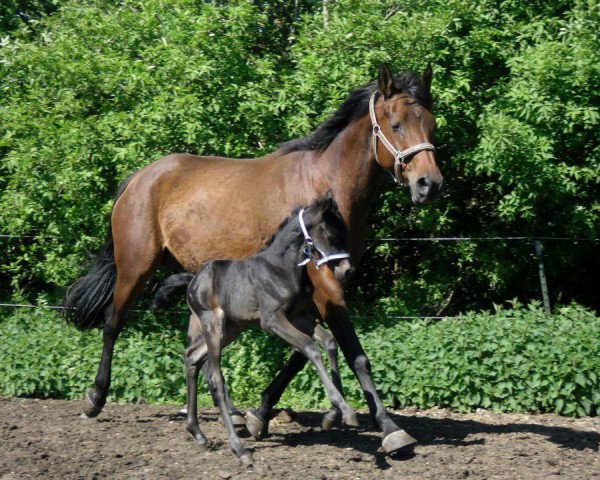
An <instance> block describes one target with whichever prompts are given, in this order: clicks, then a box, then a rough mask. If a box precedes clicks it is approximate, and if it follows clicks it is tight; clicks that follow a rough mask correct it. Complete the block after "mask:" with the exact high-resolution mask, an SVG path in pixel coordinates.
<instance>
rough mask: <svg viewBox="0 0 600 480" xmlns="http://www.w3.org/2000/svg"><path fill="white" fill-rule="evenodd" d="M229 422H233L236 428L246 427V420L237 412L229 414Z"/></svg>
mask: <svg viewBox="0 0 600 480" xmlns="http://www.w3.org/2000/svg"><path fill="white" fill-rule="evenodd" d="M231 421H232V422H233V426H234V427H236V428H237V427H243V426H244V425H246V419H245V418H244V416H243V415H242V414H241V413H239V412H238V413H232V414H231Z"/></svg>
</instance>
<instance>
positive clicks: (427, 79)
mask: <svg viewBox="0 0 600 480" xmlns="http://www.w3.org/2000/svg"><path fill="white" fill-rule="evenodd" d="M432 79H433V68H431V63H428V64H427V68H425V71H424V72H423V76H422V77H421V81H422V82H423V86H424V87H425V90H426V91H427V92H429V91H431V80H432Z"/></svg>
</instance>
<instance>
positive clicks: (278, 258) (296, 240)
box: [185, 191, 358, 465]
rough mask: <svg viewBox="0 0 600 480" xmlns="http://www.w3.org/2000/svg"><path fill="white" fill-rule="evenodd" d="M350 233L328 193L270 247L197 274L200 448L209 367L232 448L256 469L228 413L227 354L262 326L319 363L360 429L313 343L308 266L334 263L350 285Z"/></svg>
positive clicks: (191, 371) (193, 371) (193, 292)
mask: <svg viewBox="0 0 600 480" xmlns="http://www.w3.org/2000/svg"><path fill="white" fill-rule="evenodd" d="M346 232H347V228H346V225H345V223H344V220H343V218H342V215H341V214H340V212H339V209H338V206H337V204H336V203H335V200H334V199H333V194H332V193H331V191H328V193H327V195H326V196H325V198H324V199H320V200H317V201H316V202H315V203H313V204H312V205H310V206H308V207H306V208H302V209H296V210H295V211H294V212H292V214H291V215H290V216H289V217H288V218H287V219H286V220H285V221H284V222H283V224H282V225H281V227H280V228H279V229H278V231H277V233H276V234H275V235H274V236H273V238H272V239H271V240H270V241H269V242H268V244H267V247H265V248H264V249H263V250H261V251H259V252H258V253H256V254H254V255H252V256H251V257H247V258H244V259H237V260H215V261H212V262H209V263H208V264H207V265H206V266H205V267H203V268H202V270H200V272H198V273H197V274H196V275H195V276H193V278H192V279H191V281H190V283H189V286H188V290H187V301H188V305H189V306H190V309H191V310H192V316H191V318H190V324H189V327H188V339H189V347H188V348H187V349H186V352H185V359H186V370H187V375H186V377H187V391H188V397H187V408H188V418H187V427H188V431H189V432H190V433H191V434H192V435H193V436H194V438H195V439H196V441H197V442H198V443H199V444H200V445H201V446H203V447H206V446H207V445H208V439H207V438H206V437H205V436H204V434H203V433H202V431H201V430H200V426H199V425H198V415H197V410H196V409H197V405H196V403H197V401H196V399H197V393H196V392H197V390H198V385H197V382H198V373H199V370H200V368H201V367H202V366H203V365H204V364H205V362H206V364H207V365H208V368H207V369H205V373H207V375H206V379H207V381H208V384H209V386H210V391H211V394H212V396H213V400H214V401H215V403H216V404H217V406H218V407H219V410H220V411H221V417H222V418H223V423H224V424H225V426H226V428H227V431H228V435H229V445H230V447H231V449H232V450H233V452H234V453H235V454H236V455H237V456H238V458H239V459H240V461H241V462H242V463H243V464H244V465H251V464H252V454H251V453H250V452H248V451H247V450H246V449H245V448H244V445H243V444H242V441H241V440H240V438H239V436H238V435H237V432H236V431H235V426H234V424H233V420H232V418H231V415H230V412H229V410H230V409H229V405H228V401H227V400H226V391H225V379H224V378H223V374H222V373H221V351H222V349H223V348H225V347H226V346H227V345H228V344H229V343H231V342H233V341H234V340H235V339H236V338H237V337H238V336H239V335H240V334H241V333H242V331H243V330H245V329H246V328H248V327H250V326H251V325H252V324H257V323H258V324H259V325H260V327H261V328H262V329H263V330H266V331H268V332H270V333H272V334H274V335H277V336H278V337H280V338H281V339H282V340H284V341H286V342H288V343H289V344H290V345H291V346H292V347H293V348H294V349H295V350H296V351H298V352H299V353H301V354H302V355H304V357H306V358H307V359H309V360H310V361H311V362H312V363H313V364H314V365H315V367H316V369H317V372H318V374H319V376H320V378H321V381H322V382H323V385H324V386H325V390H326V391H327V395H328V396H329V399H330V400H331V403H332V404H333V405H334V407H335V408H337V409H339V410H340V411H341V412H342V419H343V421H344V423H346V424H347V425H350V426H358V421H357V418H356V413H355V412H354V410H353V409H352V408H351V407H350V406H349V405H348V403H347V402H346V400H345V399H344V397H343V395H342V393H341V392H340V390H339V389H338V388H337V387H336V385H334V382H333V381H332V380H331V379H330V378H329V376H328V375H327V371H326V369H325V364H324V363H323V357H322V356H321V353H320V351H319V348H318V347H317V344H316V342H315V341H314V340H313V338H312V337H313V336H314V331H315V328H316V327H317V322H316V321H315V318H316V315H317V314H315V313H311V312H312V310H313V309H314V305H313V303H312V300H311V297H312V293H313V286H312V284H311V282H310V279H309V277H308V274H307V272H306V265H308V264H309V263H310V262H316V263H315V264H316V265H317V266H323V265H328V266H329V267H330V268H331V269H332V270H333V272H334V275H335V277H336V278H337V279H338V280H340V281H343V280H344V279H345V278H346V277H347V272H348V271H350V270H351V264H350V262H349V260H348V258H349V257H350V254H349V253H347V252H344V251H343V249H344V248H345V245H346Z"/></svg>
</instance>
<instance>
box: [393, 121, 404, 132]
mask: <svg viewBox="0 0 600 480" xmlns="http://www.w3.org/2000/svg"><path fill="white" fill-rule="evenodd" d="M401 129H402V125H400V124H399V123H394V124H393V125H392V130H393V131H394V132H399V131H400V130H401Z"/></svg>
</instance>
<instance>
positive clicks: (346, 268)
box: [333, 258, 354, 282]
mask: <svg viewBox="0 0 600 480" xmlns="http://www.w3.org/2000/svg"><path fill="white" fill-rule="evenodd" d="M353 273H354V268H352V263H351V262H350V260H348V259H347V258H345V259H343V260H340V261H339V262H335V263H334V265H333V274H334V275H335V278H337V279H338V280H339V281H340V282H345V281H347V280H348V279H349V278H350V277H351V276H352V274H353Z"/></svg>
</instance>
